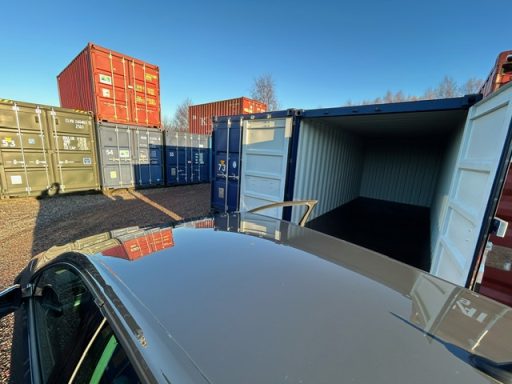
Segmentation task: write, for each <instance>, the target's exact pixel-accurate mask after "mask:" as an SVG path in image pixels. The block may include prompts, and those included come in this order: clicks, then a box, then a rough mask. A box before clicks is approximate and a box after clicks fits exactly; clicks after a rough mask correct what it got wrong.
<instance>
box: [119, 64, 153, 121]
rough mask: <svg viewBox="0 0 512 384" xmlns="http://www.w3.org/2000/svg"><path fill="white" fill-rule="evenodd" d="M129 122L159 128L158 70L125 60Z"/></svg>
mask: <svg viewBox="0 0 512 384" xmlns="http://www.w3.org/2000/svg"><path fill="white" fill-rule="evenodd" d="M127 62H128V69H129V71H128V72H129V79H128V84H129V89H130V92H129V93H130V97H129V98H130V104H131V121H133V122H135V123H136V124H138V125H144V126H148V127H153V128H159V127H160V89H159V84H160V80H159V73H158V68H157V67H155V66H152V65H146V63H143V62H139V61H137V60H127Z"/></svg>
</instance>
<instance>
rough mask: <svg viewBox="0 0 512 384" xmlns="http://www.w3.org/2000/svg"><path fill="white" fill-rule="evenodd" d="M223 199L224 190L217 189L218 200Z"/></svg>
mask: <svg viewBox="0 0 512 384" xmlns="http://www.w3.org/2000/svg"><path fill="white" fill-rule="evenodd" d="M223 198H224V188H220V187H219V199H223Z"/></svg>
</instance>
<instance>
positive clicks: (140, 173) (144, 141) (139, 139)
mask: <svg viewBox="0 0 512 384" xmlns="http://www.w3.org/2000/svg"><path fill="white" fill-rule="evenodd" d="M132 132H133V143H134V154H135V161H134V166H135V185H136V186H137V187H154V186H158V185H164V165H163V152H164V144H163V143H164V136H163V132H161V131H159V130H155V129H151V128H140V127H134V128H133V129H132Z"/></svg>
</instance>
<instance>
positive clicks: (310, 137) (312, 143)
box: [292, 120, 364, 222]
mask: <svg viewBox="0 0 512 384" xmlns="http://www.w3.org/2000/svg"><path fill="white" fill-rule="evenodd" d="M299 137H300V139H299V148H298V154H299V155H298V156H297V166H296V175H295V186H294V200H300V199H316V200H318V205H317V206H316V207H315V210H314V211H313V213H312V214H311V216H310V220H311V219H314V218H315V217H317V216H320V215H322V214H324V213H326V212H329V211H330V210H332V209H334V208H336V207H338V206H340V205H343V204H345V203H348V202H349V201H351V200H353V199H355V198H356V197H358V196H359V194H360V187H361V179H362V175H363V164H364V162H363V161H364V146H363V140H362V139H361V138H360V137H358V136H357V135H355V134H353V133H351V132H347V131H344V130H342V129H332V128H331V127H329V125H328V124H325V123H323V122H320V121H315V120H303V121H302V124H301V130H300V136H299ZM318 148H321V150H318ZM319 186H321V187H319ZM301 214H302V209H293V213H292V221H294V222H297V221H298V220H299V218H300V215H301Z"/></svg>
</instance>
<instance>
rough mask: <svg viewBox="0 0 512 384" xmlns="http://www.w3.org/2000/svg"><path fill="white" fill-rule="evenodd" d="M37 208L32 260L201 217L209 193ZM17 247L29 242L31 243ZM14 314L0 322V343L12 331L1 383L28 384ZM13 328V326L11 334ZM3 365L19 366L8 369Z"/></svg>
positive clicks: (129, 196)
mask: <svg viewBox="0 0 512 384" xmlns="http://www.w3.org/2000/svg"><path fill="white" fill-rule="evenodd" d="M57 192H58V190H57ZM38 206H39V208H38V211H37V213H35V212H34V216H33V217H34V224H33V236H32V246H31V254H32V256H35V255H37V254H39V253H41V252H43V251H46V250H47V249H49V248H51V247H52V246H54V245H65V244H67V243H69V242H73V241H76V240H78V239H81V238H84V237H87V236H92V235H95V234H99V233H102V232H107V231H111V230H114V229H119V228H124V227H129V226H139V227H145V226H154V225H161V224H168V223H172V222H174V221H177V220H181V219H182V218H185V219H186V218H191V217H197V216H202V215H206V214H207V213H208V212H209V207H210V187H209V185H208V184H198V185H191V186H180V187H170V188H158V189H147V190H138V191H126V190H116V191H113V193H112V194H110V195H103V194H101V193H77V194H62V195H59V194H58V193H57V195H56V196H48V195H46V196H42V197H41V198H39V199H38ZM28 211H30V210H28ZM27 233H29V232H27ZM27 236H29V235H27ZM20 241H25V242H30V239H20ZM27 245H28V244H27ZM28 250H29V249H27V251H28ZM17 312H18V313H17V314H16V316H15V317H14V319H13V318H11V317H9V318H4V319H2V322H3V323H2V326H3V328H4V329H3V330H2V332H5V334H4V335H3V337H2V338H4V337H6V340H8V341H10V340H11V337H10V333H11V329H13V328H14V331H13V337H12V344H11V345H8V344H4V345H2V348H1V349H2V353H1V356H0V360H2V361H0V363H1V364H0V365H1V366H2V371H3V372H2V374H1V375H0V383H7V382H9V383H19V382H27V381H29V380H28V377H27V376H26V375H27V363H28V361H27V359H26V356H28V355H27V351H26V349H25V350H23V348H22V347H23V346H24V345H25V344H26V343H25V342H24V340H25V339H26V334H23V332H24V329H25V328H26V327H24V326H23V323H24V321H25V319H24V318H21V317H20V314H19V312H20V311H17ZM11 316H12V315H11ZM12 323H15V325H14V327H13V328H12ZM9 344H10V343H9ZM20 348H22V349H20ZM9 351H10V353H9ZM5 352H6V353H5ZM9 355H10V356H9ZM8 360H10V361H17V362H19V364H18V363H17V364H15V366H12V367H11V366H10V361H8ZM14 370H16V371H17V372H14ZM9 372H10V373H11V374H10V373H9Z"/></svg>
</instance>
